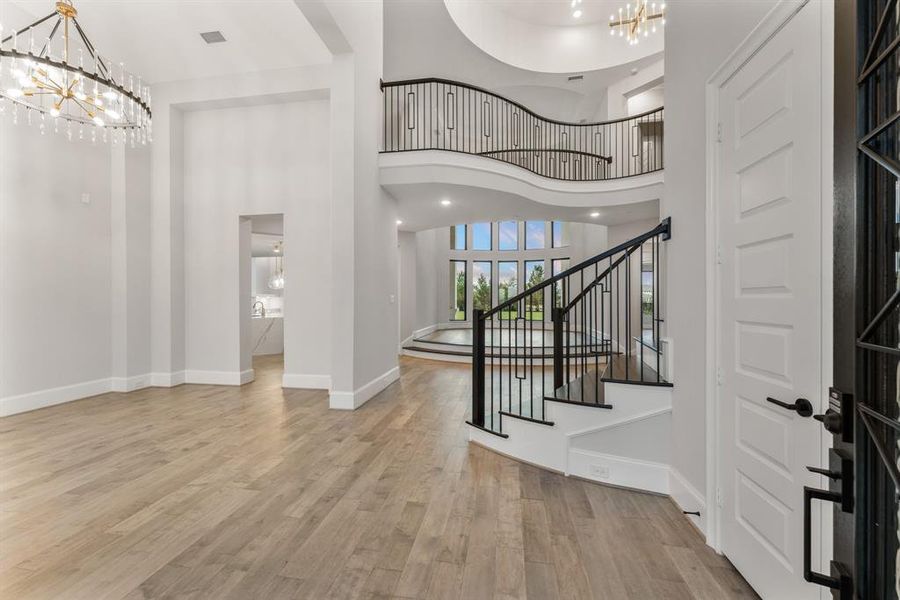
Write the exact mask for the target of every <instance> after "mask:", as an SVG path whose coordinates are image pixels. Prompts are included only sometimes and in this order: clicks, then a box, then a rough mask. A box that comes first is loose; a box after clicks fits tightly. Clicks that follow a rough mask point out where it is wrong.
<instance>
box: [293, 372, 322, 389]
mask: <svg viewBox="0 0 900 600" xmlns="http://www.w3.org/2000/svg"><path fill="white" fill-rule="evenodd" d="M281 387H283V388H300V389H306V390H330V389H331V375H307V374H305V373H285V374H284V375H282V377H281Z"/></svg>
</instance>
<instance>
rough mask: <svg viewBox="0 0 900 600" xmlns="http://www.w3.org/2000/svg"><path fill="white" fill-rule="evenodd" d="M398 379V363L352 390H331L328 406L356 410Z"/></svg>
mask: <svg viewBox="0 0 900 600" xmlns="http://www.w3.org/2000/svg"><path fill="white" fill-rule="evenodd" d="M398 379H400V366H399V365H398V366H396V367H393V368H392V369H390V370H389V371H387V372H386V373H384V374H382V375H379V376H378V377H376V378H375V379H373V380H372V381H370V382H369V383H367V384H365V385H364V386H362V387H361V388H359V389H357V390H356V391H354V392H336V391H332V392H331V393H330V394H329V396H328V408H334V409H338V410H356V409H357V408H359V407H360V406H362V405H363V404H365V403H366V402H368V401H369V400H371V399H372V398H374V397H375V396H377V395H378V394H379V393H380V392H381V391H383V390H384V389H385V388H386V387H388V386H389V385H391V384H392V383H394V382H395V381H397V380H398Z"/></svg>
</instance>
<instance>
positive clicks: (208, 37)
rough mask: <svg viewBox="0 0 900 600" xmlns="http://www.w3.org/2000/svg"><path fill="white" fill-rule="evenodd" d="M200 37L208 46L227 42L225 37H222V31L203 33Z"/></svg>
mask: <svg viewBox="0 0 900 600" xmlns="http://www.w3.org/2000/svg"><path fill="white" fill-rule="evenodd" d="M200 37H202V38H203V41H205V42H206V43H207V44H218V43H219V42H224V41H225V36H224V35H222V32H221V31H207V32H205V33H201V34H200Z"/></svg>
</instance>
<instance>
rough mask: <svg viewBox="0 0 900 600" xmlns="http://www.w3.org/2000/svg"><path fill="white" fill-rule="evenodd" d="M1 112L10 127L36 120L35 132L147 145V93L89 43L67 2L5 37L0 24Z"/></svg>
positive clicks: (139, 81) (137, 80) (149, 128)
mask: <svg viewBox="0 0 900 600" xmlns="http://www.w3.org/2000/svg"><path fill="white" fill-rule="evenodd" d="M0 38H2V39H0V111H2V112H7V113H11V115H12V120H13V123H18V122H19V121H20V120H22V119H24V120H25V121H27V122H28V123H29V124H32V123H33V122H35V121H37V122H38V123H39V126H40V129H41V133H44V132H45V131H46V130H48V129H52V130H53V131H55V132H60V131H63V132H65V133H66V135H67V136H68V138H69V139H70V140H71V139H72V137H73V135H74V134H75V132H74V130H75V129H77V135H78V137H79V138H83V137H84V134H85V130H88V131H89V134H90V136H91V139H92V140H94V141H96V139H97V136H98V131H99V132H101V134H100V135H101V137H102V139H103V141H106V140H107V138H108V136H107V131H109V132H110V136H109V137H111V138H112V141H113V143H116V142H118V141H122V142H125V141H127V140H128V139H129V138H130V141H131V144H132V146H133V145H135V143H141V144H145V143H147V142H148V141H150V140H151V135H152V122H151V112H150V88H149V87H148V86H146V85H144V83H143V81H142V79H141V78H140V77H137V76H135V75H134V74H132V73H129V72H127V71H126V70H125V65H124V64H123V63H119V64H118V65H114V64H113V63H112V61H110V60H108V59H106V58H105V57H104V56H102V55H101V54H100V53H99V52H98V51H97V48H96V47H95V46H94V45H93V43H91V41H90V39H89V38H88V37H87V35H86V34H85V32H84V29H83V28H82V26H81V24H80V23H79V21H78V11H77V10H75V7H74V6H73V4H72V0H59V1H58V2H56V7H55V10H54V11H53V12H52V13H50V14H49V15H47V16H46V17H43V18H41V19H38V20H37V21H35V22H34V23H32V24H31V25H28V26H27V27H24V28H22V29H18V30H13V32H12V33H11V34H10V35H8V36H6V37H3V30H2V27H0Z"/></svg>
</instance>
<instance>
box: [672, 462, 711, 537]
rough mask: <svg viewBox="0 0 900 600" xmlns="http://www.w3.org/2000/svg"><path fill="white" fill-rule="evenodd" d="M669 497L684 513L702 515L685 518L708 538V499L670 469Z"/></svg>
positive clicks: (675, 471) (687, 515) (674, 470)
mask: <svg viewBox="0 0 900 600" xmlns="http://www.w3.org/2000/svg"><path fill="white" fill-rule="evenodd" d="M669 496H671V497H672V500H673V501H674V502H675V504H677V505H678V508H680V509H681V510H682V511H687V512H699V513H700V516H699V517H698V516H697V515H689V514H685V515H684V516H686V517H688V519H689V520H690V522H691V523H693V524H694V526H695V527H696V528H697V529H699V530H700V533H702V534H703V535H704V536H706V499H705V498H704V496H703V494H701V493H700V492H699V491H697V488H695V487H694V486H692V485H691V484H690V483H689V482H688V480H687V479H685V478H684V475H682V474H681V473H679V472H678V470H677V469H675V468H670V469H669Z"/></svg>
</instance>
